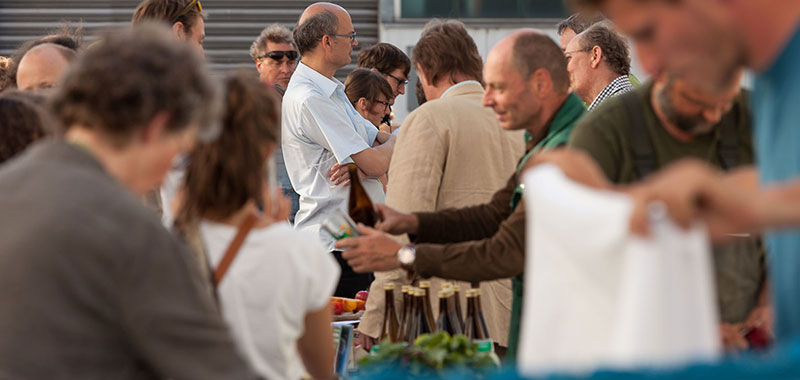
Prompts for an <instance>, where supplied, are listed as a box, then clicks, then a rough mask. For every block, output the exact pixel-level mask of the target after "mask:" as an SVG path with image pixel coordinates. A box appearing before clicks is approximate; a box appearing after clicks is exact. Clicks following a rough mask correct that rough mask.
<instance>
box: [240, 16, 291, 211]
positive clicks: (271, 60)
mask: <svg viewBox="0 0 800 380" xmlns="http://www.w3.org/2000/svg"><path fill="white" fill-rule="evenodd" d="M250 57H251V58H253V61H254V62H255V63H256V70H257V71H258V78H259V80H260V81H261V83H263V84H264V85H266V86H274V87H275V89H276V90H277V91H278V94H280V96H281V97H282V96H283V94H284V92H286V87H288V86H289V80H290V79H291V78H292V74H294V70H295V69H296V68H297V62H298V61H299V60H300V53H299V52H298V51H297V47H296V46H295V45H294V40H293V39H292V32H291V31H290V30H289V29H287V28H284V27H282V26H280V25H278V24H272V25H270V26H268V27H266V28H264V30H262V31H261V34H259V35H258V37H257V38H256V40H255V41H253V44H252V45H250ZM274 160H275V170H276V173H275V174H276V178H277V180H278V185H280V187H281V190H283V194H284V195H285V196H287V197H288V198H289V200H290V201H291V210H290V211H289V223H294V217H295V215H296V214H297V210H299V209H300V195H298V194H297V192H295V191H294V188H293V187H292V182H291V181H290V180H289V173H287V172H286V163H285V162H284V160H283V149H281V143H280V140H279V141H278V143H277V144H276V149H275V154H274Z"/></svg>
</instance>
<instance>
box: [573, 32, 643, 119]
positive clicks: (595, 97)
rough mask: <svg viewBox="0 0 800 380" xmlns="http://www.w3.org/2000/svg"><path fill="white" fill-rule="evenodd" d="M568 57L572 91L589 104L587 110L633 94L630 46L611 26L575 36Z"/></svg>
mask: <svg viewBox="0 0 800 380" xmlns="http://www.w3.org/2000/svg"><path fill="white" fill-rule="evenodd" d="M564 55H565V56H566V57H567V71H568V72H569V79H570V91H572V92H574V93H575V95H578V97H579V98H581V100H583V102H584V103H586V104H589V106H588V107H587V110H589V111H591V110H593V109H594V108H595V107H597V106H598V105H599V104H601V103H602V102H603V101H605V100H606V99H609V98H612V97H614V96H617V95H620V94H624V93H626V92H628V91H632V90H633V86H632V85H631V82H630V80H629V79H628V75H629V74H630V71H631V58H630V56H629V54H628V44H627V42H625V38H623V37H622V36H620V35H619V34H617V32H616V31H615V30H614V29H613V27H612V26H611V24H610V23H607V22H600V23H596V24H594V25H592V26H590V27H589V28H588V29H586V30H585V31H583V32H581V33H580V34H578V35H577V36H575V38H573V39H572V40H571V41H570V42H569V44H567V50H566V51H564Z"/></svg>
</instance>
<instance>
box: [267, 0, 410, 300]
mask: <svg viewBox="0 0 800 380" xmlns="http://www.w3.org/2000/svg"><path fill="white" fill-rule="evenodd" d="M297 24H298V25H297V27H296V28H295V30H294V41H295V44H296V45H297V49H298V50H299V51H300V54H301V55H302V59H301V62H300V63H299V64H298V65H297V69H296V70H295V73H294V75H293V76H292V79H291V80H290V81H289V86H288V88H287V89H286V93H285V94H284V97H283V106H282V111H283V112H282V114H283V120H282V141H281V144H282V148H283V157H284V160H285V163H286V170H287V172H288V173H289V179H290V180H291V182H292V186H293V187H294V189H295V191H297V193H298V194H300V210H299V211H298V212H297V215H296V216H295V226H296V228H299V229H305V230H310V231H312V232H315V233H317V235H318V236H319V237H320V240H321V241H322V242H323V243H324V244H325V246H326V247H327V248H328V249H329V250H331V251H333V243H334V239H333V238H332V237H331V236H330V235H328V234H327V233H326V232H325V231H324V230H322V228H321V226H322V223H324V222H326V221H328V220H331V219H333V218H334V217H335V214H336V210H337V209H342V210H345V211H346V209H347V201H348V196H349V191H350V189H349V188H348V187H346V186H339V185H341V184H342V183H343V182H345V179H346V178H345V177H344V174H345V173H346V168H344V167H342V166H341V165H344V164H348V163H353V162H354V163H355V164H356V165H357V166H358V168H359V171H360V172H361V173H362V174H363V175H364V176H365V178H364V179H363V180H362V181H361V182H362V184H363V185H364V188H365V189H366V191H367V193H368V194H369V196H370V198H371V199H372V201H373V202H377V203H383V202H384V198H385V195H384V193H383V186H382V185H381V183H380V182H379V181H378V179H377V178H378V177H380V176H382V175H383V174H385V173H386V172H387V171H388V169H389V161H390V160H391V156H392V150H393V148H394V140H395V137H394V136H392V135H389V134H387V133H384V132H379V131H378V129H377V128H375V126H373V125H372V124H371V123H370V122H369V121H367V120H366V119H364V118H363V117H361V115H359V114H358V112H357V111H356V110H355V109H354V108H353V106H352V105H351V104H350V102H349V101H348V99H347V96H346V95H345V93H344V84H342V82H340V81H339V80H337V79H336V78H334V77H333V75H334V73H336V70H338V69H340V68H342V67H344V66H345V65H347V64H349V63H350V60H351V53H352V51H353V47H354V46H357V45H358V41H357V40H356V32H355V29H354V28H353V22H352V20H351V19H350V15H349V14H348V13H347V11H346V10H345V9H344V8H342V7H340V6H338V5H335V4H330V3H314V4H312V5H310V6H309V7H308V8H306V10H305V11H304V12H303V14H302V15H301V16H300V20H299V21H298V23H297ZM333 254H334V256H335V257H336V259H337V261H339V264H340V265H341V266H342V276H341V279H340V280H339V286H338V287H337V289H336V295H337V296H346V297H353V296H354V295H355V293H356V292H358V291H359V290H364V289H367V288H368V287H369V283H370V282H371V278H372V276H371V275H363V274H355V273H354V272H353V271H352V269H351V268H350V267H349V266H348V265H347V263H346V262H345V261H344V260H342V259H341V255H340V253H339V252H333Z"/></svg>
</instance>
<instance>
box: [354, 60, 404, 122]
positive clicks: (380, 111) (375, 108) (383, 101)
mask: <svg viewBox="0 0 800 380" xmlns="http://www.w3.org/2000/svg"><path fill="white" fill-rule="evenodd" d="M344 92H345V94H347V99H348V100H350V103H352V104H353V107H355V109H356V111H358V113H359V114H360V115H361V116H363V117H364V118H365V119H367V120H369V122H370V123H372V124H374V125H375V126H376V127H378V128H379V129H380V130H382V131H384V132H387V133H392V131H391V130H390V129H391V127H389V125H388V124H385V123H384V118H385V117H386V115H389V113H390V112H392V108H391V103H390V102H393V101H394V100H393V99H394V94H393V92H392V87H391V86H389V82H387V81H386V79H384V78H383V75H381V74H380V73H378V72H377V71H372V70H369V69H355V70H353V72H352V73H350V75H348V76H347V79H345V82H344ZM384 124H385V125H384Z"/></svg>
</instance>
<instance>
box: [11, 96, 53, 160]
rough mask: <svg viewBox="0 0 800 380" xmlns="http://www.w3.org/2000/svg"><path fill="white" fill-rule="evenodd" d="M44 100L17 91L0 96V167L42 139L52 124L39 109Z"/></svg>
mask: <svg viewBox="0 0 800 380" xmlns="http://www.w3.org/2000/svg"><path fill="white" fill-rule="evenodd" d="M43 101H44V99H43V98H41V99H40V98H39V97H38V95H34V94H32V93H25V92H19V91H16V90H9V91H5V92H3V93H2V94H0V141H2V144H0V163H5V162H6V161H8V160H10V159H11V158H12V157H15V156H16V155H18V154H19V153H21V152H22V151H24V150H25V149H26V148H27V147H28V146H29V145H31V144H32V143H33V142H34V141H36V140H39V139H40V138H42V137H44V136H45V134H46V132H45V131H47V130H48V129H50V128H52V122H53V120H52V119H51V118H50V117H49V115H48V114H47V112H46V111H45V110H44V109H43V108H42V106H41V102H43Z"/></svg>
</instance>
